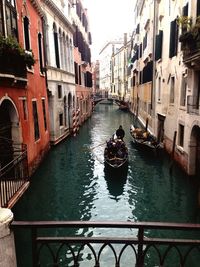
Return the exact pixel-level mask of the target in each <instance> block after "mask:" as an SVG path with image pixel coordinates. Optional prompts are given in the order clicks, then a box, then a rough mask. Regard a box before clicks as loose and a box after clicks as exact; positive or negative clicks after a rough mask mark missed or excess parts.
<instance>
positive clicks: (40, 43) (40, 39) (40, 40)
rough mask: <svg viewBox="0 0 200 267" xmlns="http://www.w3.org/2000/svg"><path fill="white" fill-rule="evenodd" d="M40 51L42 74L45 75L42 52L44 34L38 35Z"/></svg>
mask: <svg viewBox="0 0 200 267" xmlns="http://www.w3.org/2000/svg"><path fill="white" fill-rule="evenodd" d="M38 50H39V62H40V73H42V74H43V73H44V70H43V52H42V34H41V33H38Z"/></svg>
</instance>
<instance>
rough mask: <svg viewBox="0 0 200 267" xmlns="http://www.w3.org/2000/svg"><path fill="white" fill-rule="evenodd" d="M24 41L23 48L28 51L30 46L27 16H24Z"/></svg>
mask: <svg viewBox="0 0 200 267" xmlns="http://www.w3.org/2000/svg"><path fill="white" fill-rule="evenodd" d="M24 43H25V50H27V51H29V50H30V48H31V46H30V35H29V18H28V17H27V16H25V17H24Z"/></svg>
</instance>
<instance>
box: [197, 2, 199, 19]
mask: <svg viewBox="0 0 200 267" xmlns="http://www.w3.org/2000/svg"><path fill="white" fill-rule="evenodd" d="M198 16H200V1H199V0H197V17H198Z"/></svg>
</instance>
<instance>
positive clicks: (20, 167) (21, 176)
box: [0, 144, 29, 207]
mask: <svg viewBox="0 0 200 267" xmlns="http://www.w3.org/2000/svg"><path fill="white" fill-rule="evenodd" d="M28 180H29V174H28V162H27V150H26V147H25V145H23V144H19V145H15V146H14V147H13V160H12V161H10V162H9V163H7V164H6V165H4V166H3V167H2V168H1V169H0V207H12V203H11V202H12V201H14V200H13V199H14V198H17V194H18V193H19V192H20V191H21V190H22V188H23V187H24V186H25V184H26V183H27V182H28Z"/></svg>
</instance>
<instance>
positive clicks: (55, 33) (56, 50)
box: [53, 24, 60, 68]
mask: <svg viewBox="0 0 200 267" xmlns="http://www.w3.org/2000/svg"><path fill="white" fill-rule="evenodd" d="M53 36H54V48H55V57H56V67H57V68H60V57H59V44H58V33H57V28H56V25H55V24H54V25H53Z"/></svg>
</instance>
